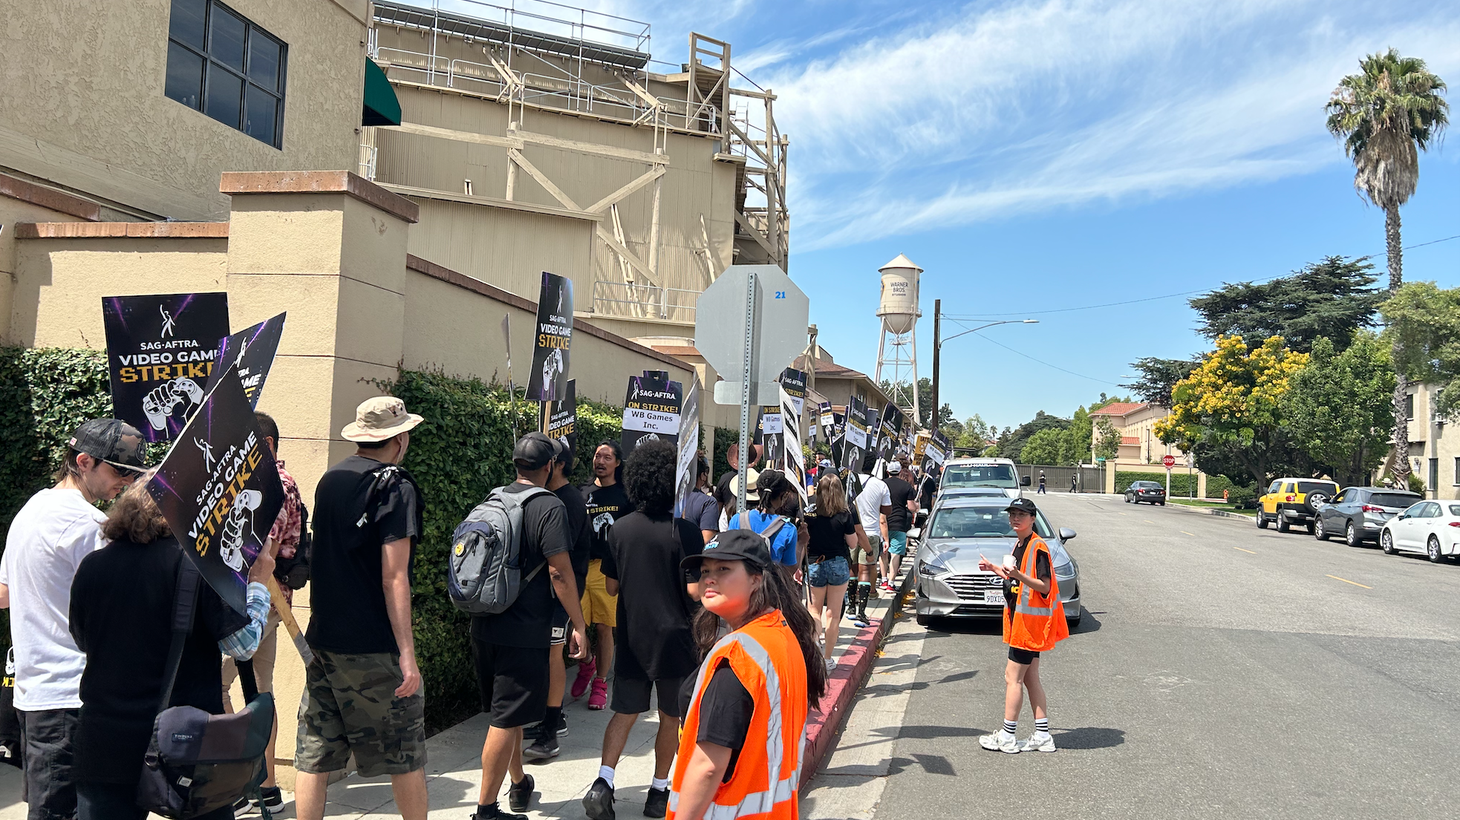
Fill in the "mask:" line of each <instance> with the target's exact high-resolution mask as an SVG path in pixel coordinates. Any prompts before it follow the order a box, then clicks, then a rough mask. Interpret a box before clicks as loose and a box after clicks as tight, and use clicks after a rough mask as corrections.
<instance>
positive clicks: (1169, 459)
mask: <svg viewBox="0 0 1460 820" xmlns="http://www.w3.org/2000/svg"><path fill="white" fill-rule="evenodd" d="M1161 463H1162V464H1165V465H1166V469H1168V470H1169V469H1171V468H1172V467H1175V466H1176V456H1163V457H1162V458H1161Z"/></svg>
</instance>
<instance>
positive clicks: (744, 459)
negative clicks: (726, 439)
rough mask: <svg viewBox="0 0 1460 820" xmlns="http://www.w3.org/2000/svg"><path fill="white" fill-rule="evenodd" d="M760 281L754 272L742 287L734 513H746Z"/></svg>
mask: <svg viewBox="0 0 1460 820" xmlns="http://www.w3.org/2000/svg"><path fill="white" fill-rule="evenodd" d="M759 288H760V282H759V281H757V277H756V274H755V272H754V271H751V273H750V284H749V285H748V286H747V287H746V288H745V338H744V340H743V341H742V343H743V344H744V346H745V348H744V349H745V358H744V361H743V363H742V364H741V367H740V481H739V484H740V486H739V489H738V490H737V491H736V493H735V510H736V512H737V513H743V512H745V491H746V486H745V481H746V478H747V474H748V471H749V466H750V390H751V385H752V384H753V383H754V381H753V379H754V377H755V362H756V359H757V357H756V355H755V353H756V351H755V319H756V316H755V310H756V306H757V305H758V304H760V294H759V293H757V291H758V290H759Z"/></svg>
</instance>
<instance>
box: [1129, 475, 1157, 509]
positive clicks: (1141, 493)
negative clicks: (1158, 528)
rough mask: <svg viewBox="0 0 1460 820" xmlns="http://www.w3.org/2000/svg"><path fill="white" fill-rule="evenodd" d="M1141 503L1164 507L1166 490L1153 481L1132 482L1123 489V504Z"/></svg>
mask: <svg viewBox="0 0 1460 820" xmlns="http://www.w3.org/2000/svg"><path fill="white" fill-rule="evenodd" d="M1142 501H1149V502H1151V503H1152V504H1160V505H1161V506H1163V507H1164V506H1166V488H1165V487H1162V486H1161V485H1160V484H1157V483H1156V482H1154V481H1132V482H1131V483H1130V486H1129V487H1126V488H1125V503H1127V504H1132V503H1134V504H1139V503H1141V502H1142Z"/></svg>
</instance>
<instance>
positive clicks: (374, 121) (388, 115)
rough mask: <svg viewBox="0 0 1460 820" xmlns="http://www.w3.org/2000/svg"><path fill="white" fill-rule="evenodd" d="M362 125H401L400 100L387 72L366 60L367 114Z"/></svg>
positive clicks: (361, 120) (362, 117)
mask: <svg viewBox="0 0 1460 820" xmlns="http://www.w3.org/2000/svg"><path fill="white" fill-rule="evenodd" d="M360 124H361V125H400V100H398V99H396V97H395V89H394V88H392V87H391V86H390V80H387V79H386V78H385V72H384V71H382V70H381V69H380V66H378V65H376V64H375V61H374V60H372V59H370V58H369V57H366V58H365V113H364V114H363V115H361V117H360Z"/></svg>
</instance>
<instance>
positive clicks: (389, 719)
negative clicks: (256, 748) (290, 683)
mask: <svg viewBox="0 0 1460 820" xmlns="http://www.w3.org/2000/svg"><path fill="white" fill-rule="evenodd" d="M401 680H402V676H401V671H400V663H399V658H398V657H397V656H396V655H392V654H384V653H382V654H372V655H347V654H343V653H339V652H322V651H320V650H317V649H316V650H315V652H314V663H311V664H310V665H309V667H308V668H307V669H306V670H305V683H304V689H305V702H304V703H303V704H301V705H300V707H299V746H298V749H297V751H296V752H295V755H294V767H295V768H296V769H297V770H298V771H301V772H315V773H321V774H322V773H325V772H336V771H339V770H341V769H343V768H345V767H346V766H347V765H349V761H350V754H351V753H354V755H355V766H356V767H357V768H358V769H359V771H360V774H361V776H363V777H373V776H375V775H380V774H405V773H406V772H413V771H415V770H417V769H420V768H422V767H424V766H425V765H426V699H425V698H424V697H423V696H422V695H421V693H420V692H416V694H414V695H411V696H410V697H408V698H397V697H396V696H395V689H396V687H397V686H400V683H401Z"/></svg>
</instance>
